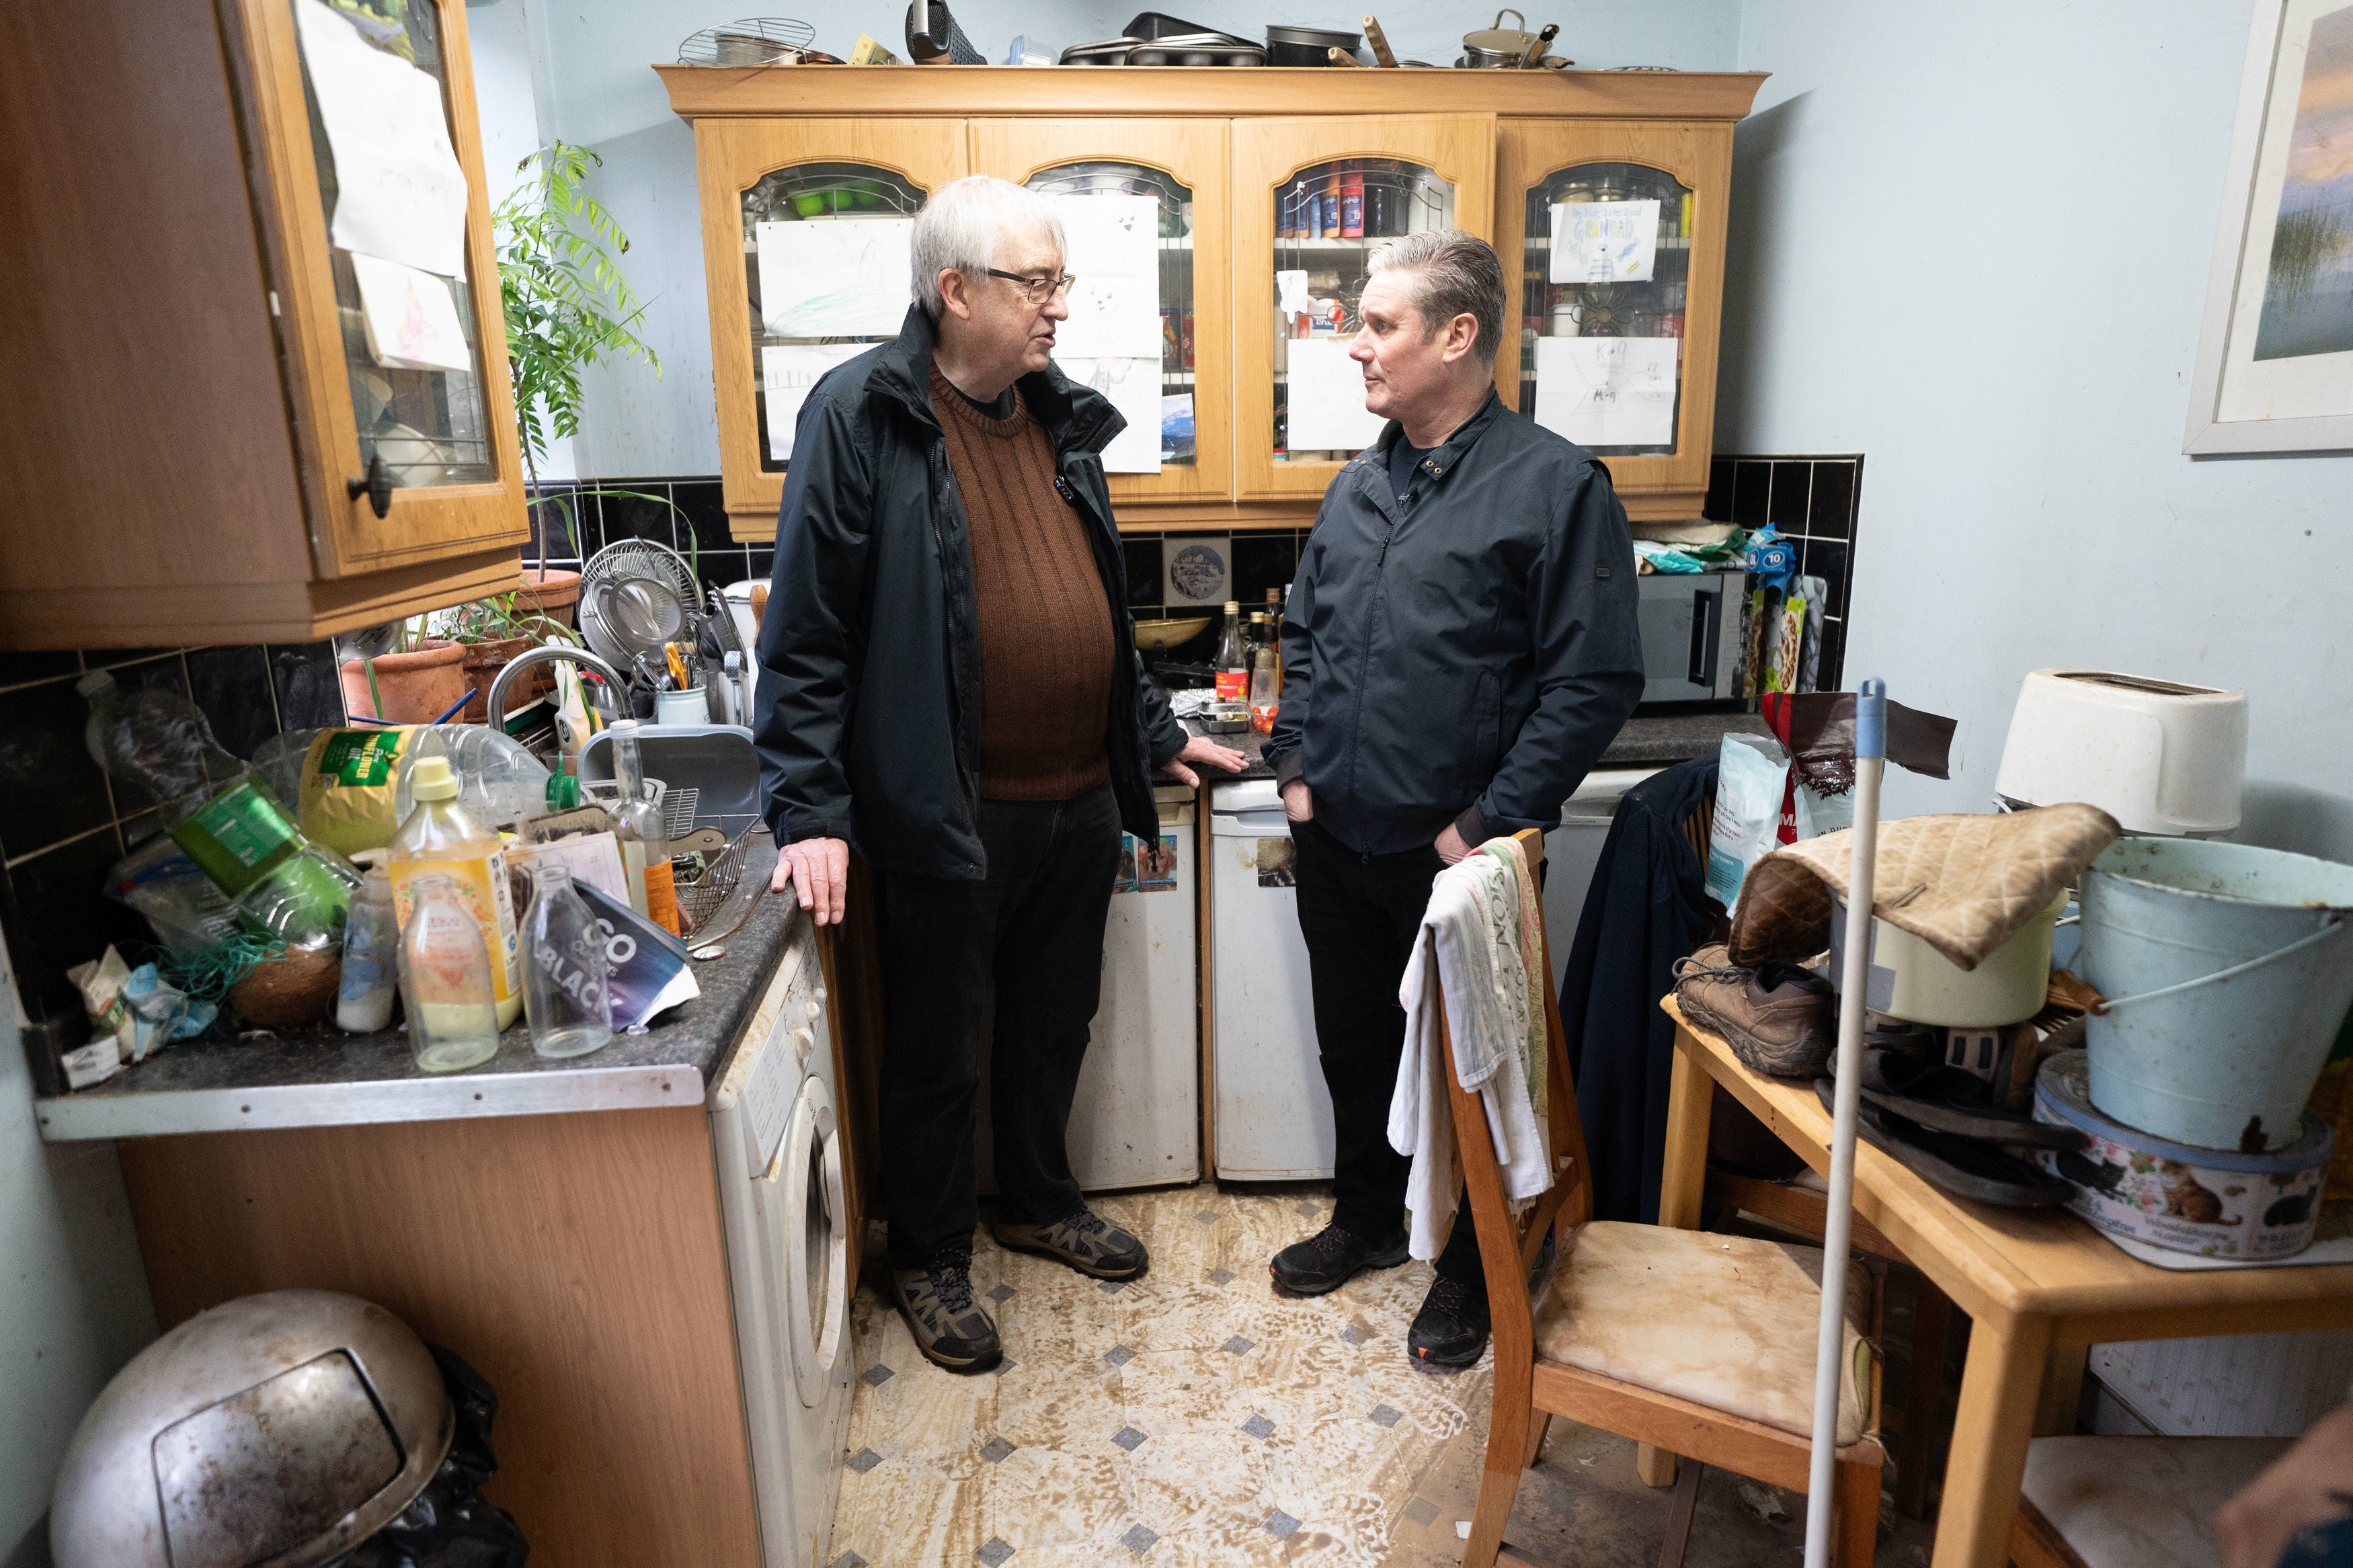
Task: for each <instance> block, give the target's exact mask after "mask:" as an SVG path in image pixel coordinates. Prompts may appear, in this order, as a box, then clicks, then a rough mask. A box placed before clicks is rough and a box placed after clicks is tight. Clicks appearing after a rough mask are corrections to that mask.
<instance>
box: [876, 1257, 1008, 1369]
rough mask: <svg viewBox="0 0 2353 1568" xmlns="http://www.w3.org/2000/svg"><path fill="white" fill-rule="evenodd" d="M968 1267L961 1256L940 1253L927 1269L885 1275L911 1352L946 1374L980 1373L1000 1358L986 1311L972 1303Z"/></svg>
mask: <svg viewBox="0 0 2353 1568" xmlns="http://www.w3.org/2000/svg"><path fill="white" fill-rule="evenodd" d="M971 1264H972V1259H971V1258H969V1257H967V1256H966V1255H965V1254H963V1253H961V1252H943V1253H942V1254H940V1255H939V1256H938V1257H937V1258H933V1259H932V1261H931V1264H930V1266H929V1267H927V1268H893V1269H892V1271H891V1294H892V1297H893V1298H894V1299H895V1300H897V1301H898V1303H899V1310H901V1311H902V1312H904V1313H905V1314H906V1315H907V1327H908V1328H910V1329H911V1330H913V1331H914V1335H915V1348H916V1349H917V1350H919V1351H922V1352H923V1354H924V1356H925V1357H926V1358H928V1359H929V1360H931V1361H933V1362H934V1363H938V1364H939V1365H941V1366H944V1367H945V1368H947V1369H948V1370H949V1371H950V1372H986V1371H987V1370H988V1369H989V1368H990V1367H992V1366H995V1365H996V1364H997V1360H998V1358H999V1357H1001V1356H1002V1355H1003V1354H1004V1353H1005V1347H1004V1346H1003V1345H1001V1344H999V1343H998V1342H997V1324H996V1323H995V1322H993V1321H990V1319H989V1316H988V1310H987V1308H985V1307H983V1306H982V1305H981V1304H980V1303H979V1302H977V1301H976V1300H973V1298H972V1276H971V1273H970V1268H971Z"/></svg>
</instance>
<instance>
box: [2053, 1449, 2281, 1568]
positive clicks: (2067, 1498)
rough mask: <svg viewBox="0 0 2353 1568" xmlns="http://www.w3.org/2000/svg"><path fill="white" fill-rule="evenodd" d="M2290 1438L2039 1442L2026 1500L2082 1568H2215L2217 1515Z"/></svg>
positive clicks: (2216, 1559)
mask: <svg viewBox="0 0 2353 1568" xmlns="http://www.w3.org/2000/svg"><path fill="white" fill-rule="evenodd" d="M2290 1442H2291V1439H2289V1438H2286V1437H2037V1438H2036V1439H2035V1440H2034V1441H2033V1442H2032V1443H2031V1444H2030V1445H2028V1447H2027V1450H2026V1484H2025V1487H2024V1490H2025V1494H2026V1500H2027V1501H2029V1502H2031V1503H2032V1504H2033V1505H2034V1507H2035V1509H2036V1510H2037V1511H2039V1512H2040V1513H2041V1514H2042V1517H2043V1518H2044V1519H2045V1520H2047V1521H2049V1522H2050V1525H2051V1528H2052V1530H2053V1531H2056V1532H2057V1533H2058V1534H2059V1536H2060V1538H2061V1539H2062V1540H2063V1541H2065V1542H2066V1543H2067V1549H2068V1550H2069V1551H2071V1552H2073V1553H2074V1554H2075V1555H2076V1556H2077V1557H2080V1558H2081V1559H2083V1561H2084V1568H2215V1564H2217V1563H2220V1562H2221V1560H2222V1556H2221V1552H2219V1551H2218V1550H2216V1548H2215V1545H2214V1510H2216V1509H2219V1508H2221V1506H2222V1505H2223V1504H2224V1503H2225V1502H2228V1501H2229V1500H2231V1497H2232V1494H2234V1493H2236V1492H2237V1491H2238V1490H2239V1489H2240V1488H2242V1487H2243V1486H2245V1485H2246V1484H2247V1483H2248V1482H2249V1481H2252V1480H2253V1479H2255V1477H2256V1476H2258V1475H2259V1474H2261V1473H2262V1472H2263V1470H2264V1469H2265V1468H2267V1467H2268V1466H2269V1465H2270V1464H2271V1463H2272V1461H2273V1460H2274V1459H2276V1458H2279V1457H2280V1456H2281V1455H2282V1454H2284V1453H2285V1452H2286V1451H2287V1449H2288V1447H2289V1445H2290Z"/></svg>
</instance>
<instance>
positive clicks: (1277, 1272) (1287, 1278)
mask: <svg viewBox="0 0 2353 1568" xmlns="http://www.w3.org/2000/svg"><path fill="white" fill-rule="evenodd" d="M1405 1246H1406V1242H1405V1232H1404V1231H1402V1230H1399V1231H1397V1232H1395V1233H1393V1234H1392V1235H1390V1236H1388V1237H1383V1238H1381V1239H1380V1240H1377V1241H1367V1240H1366V1239H1365V1238H1364V1237H1360V1236H1358V1235H1356V1233H1355V1232H1354V1231H1348V1230H1342V1229H1341V1228H1340V1227H1339V1226H1336V1225H1327V1226H1324V1228H1323V1229H1322V1230H1319V1231H1317V1232H1316V1233H1315V1234H1314V1236H1311V1237H1308V1238H1307V1239H1306V1240H1305V1241H1294V1242H1293V1243H1292V1244H1291V1245H1290V1246H1289V1247H1284V1248H1283V1249H1282V1251H1281V1252H1278V1253H1276V1254H1275V1255H1274V1261H1273V1262H1272V1263H1271V1264H1269V1265H1268V1268H1270V1269H1271V1270H1272V1271H1273V1274H1274V1282H1275V1283H1276V1284H1278V1285H1280V1286H1282V1288H1283V1289H1286V1290H1290V1291H1293V1292H1295V1293H1297V1294H1299V1295H1302V1296H1321V1295H1323V1294H1324V1292H1325V1291H1327V1290H1336V1289H1339V1288H1340V1287H1341V1286H1343V1285H1345V1284H1346V1283H1347V1282H1348V1281H1349V1280H1350V1279H1354V1278H1355V1277H1356V1275H1358V1274H1360V1273H1362V1272H1364V1271H1365V1270H1366V1269H1367V1268H1396V1267H1397V1266H1398V1264H1400V1263H1403V1262H1404V1261H1405Z"/></svg>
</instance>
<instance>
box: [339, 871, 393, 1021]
mask: <svg viewBox="0 0 2353 1568" xmlns="http://www.w3.org/2000/svg"><path fill="white" fill-rule="evenodd" d="M399 945H400V921H399V920H398V919H397V917H396V916H395V915H394V913H393V907H392V873H391V872H389V871H387V870H385V868H383V867H381V866H377V867H374V868H370V869H369V871H368V873H367V875H366V877H364V879H362V880H361V882H360V888H359V891H358V892H356V893H353V895H352V905H351V919H350V921H349V922H348V923H347V924H345V926H344V927H343V981H342V983H341V984H340V985H339V986H338V988H337V990H336V992H335V1024H336V1026H338V1027H339V1028H343V1029H347V1030H349V1031H350V1032H351V1033H353V1034H354V1035H372V1034H374V1033H375V1032H376V1031H377V1030H378V1029H388V1028H390V1027H392V998H393V993H394V990H395V988H396V985H397V984H398V981H399V968H400V963H399V959H398V957H397V954H396V950H397V949H398V947H399Z"/></svg>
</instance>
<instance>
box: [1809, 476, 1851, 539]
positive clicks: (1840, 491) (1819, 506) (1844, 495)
mask: <svg viewBox="0 0 2353 1568" xmlns="http://www.w3.org/2000/svg"><path fill="white" fill-rule="evenodd" d="M1856 467H1857V465H1855V464H1853V463H1848V462H1838V461H1829V462H1820V463H1816V464H1815V465H1814V496H1813V503H1812V505H1811V506H1810V508H1809V509H1808V510H1807V513H1806V531H1807V532H1808V533H1810V534H1812V535H1813V536H1814V537H1815V538H1816V539H1850V538H1852V537H1853V534H1854V499H1855V498H1854V489H1855V483H1854V481H1855V470H1856Z"/></svg>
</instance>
